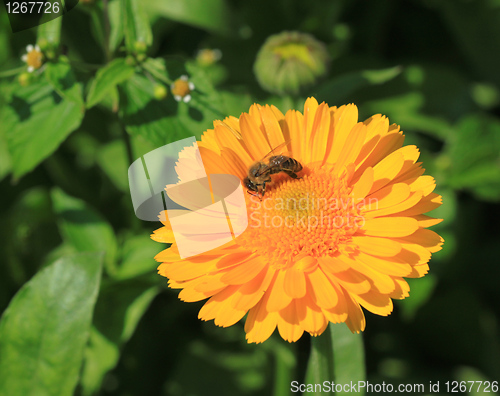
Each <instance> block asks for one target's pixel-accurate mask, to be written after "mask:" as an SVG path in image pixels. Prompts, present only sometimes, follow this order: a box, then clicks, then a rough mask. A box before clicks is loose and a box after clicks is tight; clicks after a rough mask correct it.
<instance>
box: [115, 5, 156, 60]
mask: <svg viewBox="0 0 500 396" xmlns="http://www.w3.org/2000/svg"><path fill="white" fill-rule="evenodd" d="M121 4H122V15H123V23H124V30H125V44H126V46H127V50H128V51H129V52H135V43H136V42H142V43H144V44H146V46H148V47H149V46H150V45H151V44H152V43H153V33H152V32H151V26H150V24H149V19H148V16H147V15H146V13H145V10H144V5H145V4H144V2H142V1H139V0H122V1H121Z"/></svg>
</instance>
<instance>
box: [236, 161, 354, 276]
mask: <svg viewBox="0 0 500 396" xmlns="http://www.w3.org/2000/svg"><path fill="white" fill-rule="evenodd" d="M351 189H352V188H351V187H349V186H348V180H347V175H346V174H345V173H344V174H343V175H341V176H339V175H338V174H334V173H333V170H332V169H331V167H325V166H324V167H321V168H307V167H306V168H305V169H304V171H303V174H302V178H301V179H291V178H290V177H288V176H287V175H284V174H279V175H276V176H273V185H272V186H270V187H269V188H267V187H266V193H265V196H264V198H263V200H262V201H260V200H259V199H258V198H257V197H254V196H249V198H248V201H247V208H248V215H249V218H248V228H247V229H246V231H245V232H244V233H243V234H242V235H240V236H239V237H238V238H237V239H236V241H237V243H239V244H240V245H241V246H243V247H245V248H247V249H250V250H252V251H255V252H258V253H259V254H260V255H262V256H263V257H265V258H266V259H268V261H269V263H270V264H271V265H275V266H277V267H279V268H281V267H288V266H291V265H293V262H294V261H295V259H296V258H297V256H299V257H302V256H304V255H307V256H312V257H326V256H333V255H334V254H335V253H336V252H338V251H350V252H352V251H353V249H354V248H353V247H352V246H350V245H351V236H352V235H353V234H354V233H355V232H356V230H357V229H358V228H359V227H361V226H362V225H363V223H364V220H363V218H362V217H361V216H360V210H359V209H358V208H357V207H356V205H355V203H354V201H353V200H352V197H350V196H349V195H350V193H351Z"/></svg>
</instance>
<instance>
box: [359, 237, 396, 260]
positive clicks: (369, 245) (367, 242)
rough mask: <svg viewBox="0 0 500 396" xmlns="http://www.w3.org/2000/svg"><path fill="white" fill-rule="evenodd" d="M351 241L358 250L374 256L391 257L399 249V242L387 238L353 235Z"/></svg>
mask: <svg viewBox="0 0 500 396" xmlns="http://www.w3.org/2000/svg"><path fill="white" fill-rule="evenodd" d="M352 241H353V243H355V244H356V245H358V248H359V250H360V251H362V252H364V253H367V254H372V255H375V256H382V257H392V256H395V255H396V254H398V253H399V252H400V251H401V244H399V243H397V242H395V241H393V240H392V239H389V238H377V237H370V236H353V237H352Z"/></svg>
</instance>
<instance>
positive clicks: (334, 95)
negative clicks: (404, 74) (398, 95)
mask: <svg viewBox="0 0 500 396" xmlns="http://www.w3.org/2000/svg"><path fill="white" fill-rule="evenodd" d="M401 71H402V68H401V67H400V66H394V67H390V68H387V69H379V70H361V71H355V72H350V73H346V74H342V75H340V76H336V77H334V78H332V79H331V80H329V81H326V82H324V83H323V84H321V88H319V89H318V90H317V91H316V94H315V97H316V98H317V99H318V101H319V102H322V101H325V102H326V103H330V104H332V103H342V102H343V101H344V100H345V99H346V98H348V97H349V96H350V95H351V94H352V93H354V92H355V91H357V90H358V89H361V88H364V87H368V86H370V85H380V84H384V83H386V82H388V81H390V80H392V79H394V78H395V77H397V76H398V75H399V74H400V73H401Z"/></svg>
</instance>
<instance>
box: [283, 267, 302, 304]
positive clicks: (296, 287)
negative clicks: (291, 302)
mask: <svg viewBox="0 0 500 396" xmlns="http://www.w3.org/2000/svg"><path fill="white" fill-rule="evenodd" d="M283 288H284V290H285V293H286V294H288V295H289V296H290V297H292V298H302V297H304V296H305V294H306V277H305V275H304V271H301V270H298V269H297V268H296V267H295V266H293V267H292V268H289V269H287V270H286V271H285V279H284V282H283Z"/></svg>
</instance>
